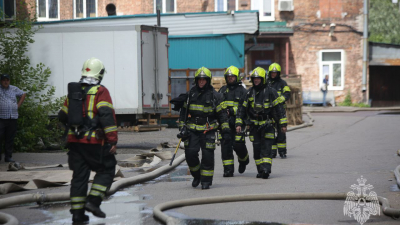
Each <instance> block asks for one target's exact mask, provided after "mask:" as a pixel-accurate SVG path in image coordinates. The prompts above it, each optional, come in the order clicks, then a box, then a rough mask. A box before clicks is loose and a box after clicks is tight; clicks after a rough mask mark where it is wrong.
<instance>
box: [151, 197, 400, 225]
mask: <svg viewBox="0 0 400 225" xmlns="http://www.w3.org/2000/svg"><path fill="white" fill-rule="evenodd" d="M346 197H347V194H345V193H280V194H253V195H228V196H216V197H208V198H191V199H184V200H176V201H170V202H165V203H161V204H158V205H156V207H154V209H153V215H154V217H155V218H157V219H159V220H161V221H162V222H163V223H165V224H167V225H173V224H179V223H180V222H179V220H178V219H175V218H174V217H171V216H168V215H167V214H165V213H163V212H162V211H164V210H167V209H172V208H177V207H182V206H192V205H201V204H213V203H227V202H240V201H261V200H346ZM378 200H379V203H380V204H381V205H382V211H383V213H384V214H385V215H387V216H391V217H397V218H398V217H400V209H394V208H390V205H389V200H387V199H386V198H383V197H380V196H378Z"/></svg>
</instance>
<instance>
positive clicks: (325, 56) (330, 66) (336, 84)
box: [319, 50, 345, 90]
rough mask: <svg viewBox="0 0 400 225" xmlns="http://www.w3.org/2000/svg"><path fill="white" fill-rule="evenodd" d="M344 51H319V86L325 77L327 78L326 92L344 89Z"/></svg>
mask: <svg viewBox="0 0 400 225" xmlns="http://www.w3.org/2000/svg"><path fill="white" fill-rule="evenodd" d="M344 58H345V57H344V50H323V51H320V57H319V60H320V63H319V64H320V73H319V84H320V86H321V85H322V81H323V79H324V78H325V75H328V76H329V86H328V90H343V87H344V60H345V59H344Z"/></svg>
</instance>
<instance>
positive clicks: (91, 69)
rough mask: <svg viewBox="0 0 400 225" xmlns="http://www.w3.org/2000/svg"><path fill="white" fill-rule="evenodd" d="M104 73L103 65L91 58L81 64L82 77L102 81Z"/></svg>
mask: <svg viewBox="0 0 400 225" xmlns="http://www.w3.org/2000/svg"><path fill="white" fill-rule="evenodd" d="M104 72H105V68H104V65H103V63H102V62H101V61H100V60H99V59H96V58H93V57H92V58H90V59H88V60H86V61H85V62H84V63H83V66H82V77H92V78H94V79H96V80H99V81H101V80H102V79H103V76H104Z"/></svg>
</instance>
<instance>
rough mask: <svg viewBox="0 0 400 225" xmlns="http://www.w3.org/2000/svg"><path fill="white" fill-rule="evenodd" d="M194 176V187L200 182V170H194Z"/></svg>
mask: <svg viewBox="0 0 400 225" xmlns="http://www.w3.org/2000/svg"><path fill="white" fill-rule="evenodd" d="M191 173H192V176H193V181H192V187H197V186H199V184H200V171H196V172H192V171H191Z"/></svg>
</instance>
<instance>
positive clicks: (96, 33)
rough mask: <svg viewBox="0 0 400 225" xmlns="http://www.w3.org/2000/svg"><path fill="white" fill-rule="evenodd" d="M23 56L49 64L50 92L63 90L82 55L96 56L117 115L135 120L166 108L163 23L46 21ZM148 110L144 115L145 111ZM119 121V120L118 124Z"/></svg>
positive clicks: (78, 74)
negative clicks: (60, 24) (63, 23)
mask: <svg viewBox="0 0 400 225" xmlns="http://www.w3.org/2000/svg"><path fill="white" fill-rule="evenodd" d="M34 40H35V42H34V43H33V44H31V45H30V47H29V51H28V56H29V57H30V59H31V63H32V65H36V64H38V63H43V64H45V65H46V66H47V67H49V68H50V70H51V77H50V78H49V81H48V82H49V84H50V85H53V86H55V87H56V93H55V97H61V96H65V95H67V92H68V90H67V85H68V83H69V82H77V81H79V79H80V77H81V69H82V65H83V62H85V60H87V59H89V58H91V57H95V58H98V59H100V60H101V61H102V62H103V64H104V66H105V68H106V73H105V75H104V79H103V81H102V82H101V84H102V85H104V86H106V87H107V88H108V90H109V91H110V94H111V97H112V101H113V105H114V108H115V112H116V115H117V120H118V121H119V122H120V123H121V122H122V121H123V122H127V121H129V122H135V121H136V119H139V118H150V117H149V115H151V114H153V115H156V116H157V115H158V116H159V115H161V114H163V113H166V112H167V111H168V108H169V105H168V96H167V95H168V46H169V44H168V29H167V28H163V27H157V26H146V25H117V26H93V27H86V26H80V23H76V24H71V25H69V26H68V27H57V26H51V25H50V26H46V25H44V26H43V28H42V29H40V30H39V31H37V32H36V34H35V36H34ZM146 115H148V117H146ZM118 125H121V124H118Z"/></svg>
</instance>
